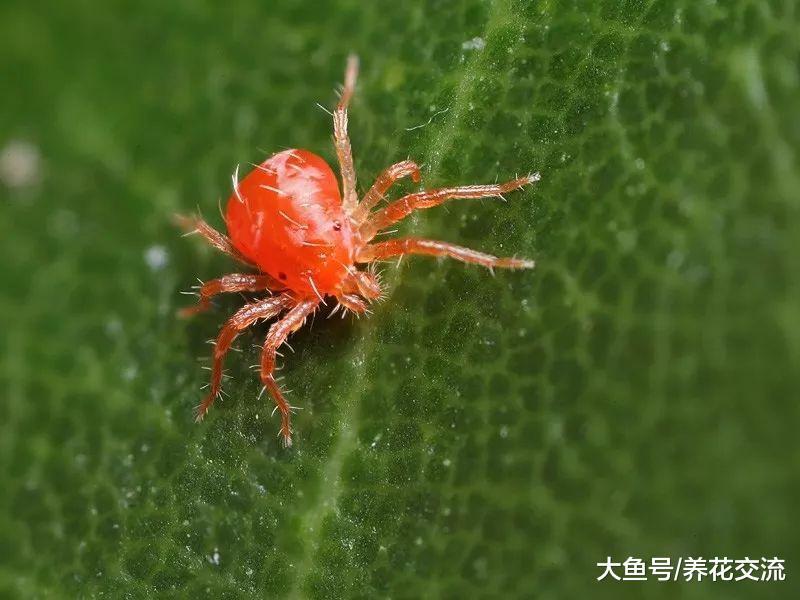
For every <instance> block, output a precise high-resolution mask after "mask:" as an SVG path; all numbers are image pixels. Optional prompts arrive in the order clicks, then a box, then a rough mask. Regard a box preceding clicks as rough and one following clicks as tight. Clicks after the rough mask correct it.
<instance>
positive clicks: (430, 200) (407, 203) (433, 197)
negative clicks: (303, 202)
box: [359, 173, 539, 241]
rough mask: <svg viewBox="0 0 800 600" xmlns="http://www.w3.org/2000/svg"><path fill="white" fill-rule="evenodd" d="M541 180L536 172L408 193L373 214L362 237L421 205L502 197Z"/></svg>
mask: <svg viewBox="0 0 800 600" xmlns="http://www.w3.org/2000/svg"><path fill="white" fill-rule="evenodd" d="M534 181H539V174H538V173H534V174H532V175H528V176H527V177H520V178H519V179H513V180H512V181H507V182H505V183H496V184H491V185H465V186H461V187H454V188H442V189H439V190H428V191H423V192H417V193H415V194H409V195H408V196H405V197H403V198H400V199H399V200H397V201H395V202H392V203H391V204H390V205H389V206H387V207H386V208H383V209H381V210H379V211H378V212H376V213H375V214H373V215H372V217H371V218H370V219H369V220H368V221H367V222H366V223H364V224H363V225H362V226H361V228H360V229H359V233H360V234H361V239H362V240H364V241H369V240H371V239H372V238H374V237H375V234H376V233H378V232H379V231H380V230H381V229H384V228H385V227H388V226H389V225H392V224H393V223H397V222H398V221H400V220H402V219H404V218H406V217H407V216H408V215H410V214H411V213H412V212H414V211H415V210H419V209H421V208H432V207H434V206H438V205H439V204H442V203H443V202H446V201H447V200H451V199H454V198H487V197H490V196H501V197H502V195H503V194H505V193H506V192H510V191H512V190H516V189H519V188H521V187H522V186H524V185H527V184H529V183H533V182H534Z"/></svg>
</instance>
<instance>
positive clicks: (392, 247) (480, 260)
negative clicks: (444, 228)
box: [356, 238, 534, 269]
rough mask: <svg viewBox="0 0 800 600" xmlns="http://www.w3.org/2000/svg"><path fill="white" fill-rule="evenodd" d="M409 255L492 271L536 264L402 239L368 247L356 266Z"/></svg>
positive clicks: (445, 243) (357, 259) (439, 244)
mask: <svg viewBox="0 0 800 600" xmlns="http://www.w3.org/2000/svg"><path fill="white" fill-rule="evenodd" d="M406 254H427V255H429V256H448V257H450V258H454V259H456V260H460V261H461V262H466V263H474V264H476V265H482V266H484V267H487V268H488V269H492V268H494V267H499V268H503V269H532V268H533V267H534V262H533V261H532V260H525V259H523V258H499V257H497V256H492V255H491V254H484V253H483V252H478V251H477V250H472V249H470V248H464V247H463V246H456V245H455V244H448V243H447V242H440V241H439V240H426V239H422V238H399V239H396V240H388V241H386V242H380V243H379V244H369V245H367V246H364V248H362V249H361V251H360V252H359V253H358V256H357V257H356V262H359V263H366V262H372V261H376V260H381V259H384V258H391V257H393V256H404V255H406Z"/></svg>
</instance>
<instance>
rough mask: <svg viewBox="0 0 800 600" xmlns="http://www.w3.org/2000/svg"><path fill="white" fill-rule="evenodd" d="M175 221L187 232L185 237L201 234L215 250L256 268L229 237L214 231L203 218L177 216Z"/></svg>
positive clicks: (174, 218)
mask: <svg viewBox="0 0 800 600" xmlns="http://www.w3.org/2000/svg"><path fill="white" fill-rule="evenodd" d="M173 220H174V221H175V223H176V224H177V225H178V226H179V227H181V228H182V229H184V230H186V234H185V235H191V234H193V233H199V234H200V235H201V236H202V237H203V238H204V239H205V240H206V241H207V242H208V243H209V244H211V245H212V246H214V248H216V249H217V250H219V251H220V252H224V253H225V254H227V255H228V256H231V257H232V258H235V259H236V260H238V261H239V262H240V263H242V264H245V265H247V266H249V267H255V266H256V265H255V264H254V263H253V262H252V261H250V259H248V258H247V257H246V256H244V255H243V254H242V253H241V252H239V251H238V250H237V249H236V248H235V247H234V246H233V244H232V243H231V240H230V239H229V238H228V236H227V235H225V234H223V233H220V232H219V231H217V230H216V229H214V228H213V227H212V226H211V225H209V224H208V223H206V222H205V221H204V220H203V218H202V217H199V216H195V215H191V216H186V215H175V216H174V217H173Z"/></svg>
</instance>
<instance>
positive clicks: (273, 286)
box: [179, 56, 539, 446]
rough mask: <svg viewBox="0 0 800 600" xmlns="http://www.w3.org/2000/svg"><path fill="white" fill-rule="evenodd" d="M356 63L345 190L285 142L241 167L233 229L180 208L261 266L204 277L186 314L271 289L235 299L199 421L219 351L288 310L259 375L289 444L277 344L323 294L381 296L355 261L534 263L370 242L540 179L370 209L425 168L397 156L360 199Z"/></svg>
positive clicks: (342, 129)
mask: <svg viewBox="0 0 800 600" xmlns="http://www.w3.org/2000/svg"><path fill="white" fill-rule="evenodd" d="M357 73H358V59H357V57H355V56H350V58H349V59H348V63H347V69H346V72H345V83H344V89H343V90H342V95H341V99H340V100H339V103H338V105H337V106H336V109H335V110H334V112H333V135H334V143H335V146H336V155H337V157H338V159H339V167H340V169H341V175H342V193H341V195H340V194H339V185H338V182H337V180H336V175H335V174H334V173H333V171H332V170H331V168H330V167H329V166H328V165H327V164H326V163H325V161H324V160H323V159H322V158H320V157H319V156H317V155H316V154H312V153H311V152H309V151H307V150H284V151H283V152H279V153H277V154H274V155H273V156H271V157H269V158H268V159H267V160H265V161H264V162H263V163H261V164H260V165H257V166H256V167H255V169H254V170H253V171H251V172H250V173H249V174H248V175H247V176H246V177H245V178H244V179H242V180H241V181H239V180H238V168H237V171H236V172H235V173H234V175H233V194H232V195H231V197H230V199H229V200H228V204H227V210H226V213H225V224H226V225H227V228H228V234H229V236H230V237H228V236H225V235H223V234H222V233H220V232H218V231H216V230H215V229H213V228H212V227H211V226H210V225H209V224H208V223H206V222H205V221H203V220H202V219H201V218H200V217H198V216H192V217H179V221H180V222H181V224H182V225H183V226H184V227H185V228H186V229H187V230H189V233H199V234H200V235H201V236H202V237H203V238H205V240H206V241H207V242H208V243H209V244H211V245H212V246H214V247H215V248H217V249H218V250H221V251H222V252H224V253H226V254H228V255H230V256H232V257H233V258H235V259H237V260H238V261H239V262H241V263H243V264H245V265H247V266H248V267H250V268H251V269H253V270H255V271H256V272H255V273H236V274H230V275H225V276H223V277H220V278H219V279H214V280H211V281H209V282H207V283H204V284H203V285H202V286H201V287H200V288H199V296H200V300H199V302H198V303H197V304H196V305H195V306H192V307H189V308H185V309H183V310H182V311H181V314H182V315H184V316H189V315H193V314H196V313H199V312H201V311H203V310H205V309H207V308H208V307H209V305H210V302H209V300H210V298H212V297H213V296H215V295H217V294H219V293H222V292H262V291H264V292H269V293H270V296H269V297H267V298H265V299H263V300H258V301H255V302H252V303H250V304H247V305H245V306H243V307H242V308H241V309H239V310H238V311H237V312H236V313H235V314H234V315H233V316H232V317H231V318H230V319H228V321H227V322H226V323H225V325H224V326H223V327H222V329H221V330H220V332H219V334H218V335H217V339H216V342H215V345H214V354H213V365H212V367H211V384H210V389H209V391H208V395H207V396H206V397H205V399H204V400H203V401H202V402H201V403H200V405H199V406H198V407H197V412H196V414H197V421H200V420H202V419H203V417H204V416H205V415H206V413H207V412H208V410H209V408H211V405H212V404H213V403H214V400H215V398H216V397H217V396H218V395H219V394H220V390H221V382H222V364H223V360H224V358H225V354H226V353H227V352H228V350H230V348H231V345H232V343H233V341H234V339H235V338H236V336H237V335H238V334H239V333H241V332H242V331H243V330H244V329H246V328H247V327H249V326H251V325H253V324H254V323H256V322H257V321H260V320H266V319H271V318H273V317H277V316H278V315H283V316H282V317H281V318H280V319H279V320H277V321H276V322H274V323H273V324H272V326H271V327H270V328H269V332H268V333H267V338H266V340H265V342H264V346H263V349H262V353H261V382H262V383H263V385H264V389H266V390H268V391H269V393H270V395H271V396H272V398H273V399H274V401H275V404H276V407H275V410H279V411H280V413H281V426H280V431H279V436H280V437H281V438H282V439H283V443H284V445H286V446H290V445H291V443H292V427H291V413H292V409H293V407H292V406H290V405H289V403H288V402H287V401H286V398H285V397H284V394H283V392H282V391H281V388H280V386H279V385H278V383H277V381H276V379H275V376H274V372H275V357H276V354H277V350H278V348H279V347H280V346H281V345H282V344H283V343H284V342H285V341H286V338H287V337H288V336H289V335H290V334H291V333H292V332H294V331H296V330H297V329H299V328H300V327H302V326H303V324H304V323H305V320H306V318H308V316H309V315H311V314H312V313H314V311H316V310H317V308H318V307H319V306H320V304H323V305H325V304H326V298H327V299H329V300H332V301H333V302H335V303H336V304H335V307H334V309H333V312H335V311H337V310H339V309H340V308H344V310H345V311H347V310H349V311H351V312H352V313H354V314H357V315H358V314H362V313H366V312H368V310H367V307H368V305H369V303H371V302H373V301H375V300H377V299H379V298H381V295H382V289H381V282H380V279H379V277H378V276H377V275H376V274H375V272H374V271H373V270H369V269H368V270H362V269H360V268H359V266H362V265H368V264H370V263H373V262H375V261H380V260H383V259H387V258H391V257H400V256H403V255H406V254H428V255H431V256H448V257H450V258H454V259H456V260H460V261H462V262H467V263H475V264H479V265H483V266H484V267H488V268H490V269H491V268H493V267H504V268H510V269H525V268H531V267H533V261H529V260H524V259H519V258H498V257H496V256H492V255H490V254H484V253H482V252H477V251H475V250H470V249H469V248H462V247H460V246H455V245H453V244H448V243H446V242H440V241H437V240H429V239H421V238H413V237H406V238H397V239H390V240H387V241H383V242H377V243H371V242H372V239H373V238H374V237H375V236H376V235H377V234H378V233H380V232H381V231H382V230H384V229H386V228H387V227H389V226H391V225H393V224H395V223H397V222H398V221H400V220H402V219H404V218H405V217H407V216H408V215H409V214H411V213H412V212H414V211H415V210H418V209H422V208H431V207H433V206H438V205H439V204H442V203H443V202H445V201H447V200H451V199H454V198H484V197H491V196H500V197H501V196H502V194H504V193H505V192H510V191H512V190H515V189H518V188H521V187H523V186H524V185H526V184H528V183H533V182H535V181H538V180H539V174H538V173H534V174H531V175H528V176H526V177H521V178H518V179H514V180H512V181H508V182H506V183H499V184H491V185H468V186H461V187H453V188H442V189H436V190H424V191H419V192H415V193H413V194H409V195H407V196H404V197H402V198H400V199H399V200H395V201H394V202H391V203H389V204H387V205H386V206H384V207H383V208H380V209H379V210H373V209H374V208H375V207H376V205H377V204H378V203H379V202H380V201H381V200H382V199H383V198H384V194H385V193H386V192H387V191H388V190H389V188H390V187H391V186H392V185H393V184H394V183H395V182H396V181H397V180H398V179H401V178H403V177H411V179H412V180H413V181H414V182H419V179H420V171H419V167H418V166H417V165H416V164H415V163H414V162H412V161H410V160H405V161H402V162H399V163H397V164H394V165H392V166H390V167H389V168H387V169H386V170H385V171H383V172H382V173H381V174H380V175H379V176H378V178H377V180H376V181H375V183H374V184H373V185H372V187H371V188H370V189H369V190H368V191H367V193H366V194H365V195H364V197H363V198H362V199H361V200H360V201H359V199H358V196H357V194H356V173H355V170H354V168H353V156H352V152H351V148H350V139H349V138H348V136H347V106H348V104H349V102H350V98H351V97H352V95H353V90H354V89H355V85H356V76H357ZM262 393H263V389H262ZM273 412H274V411H273Z"/></svg>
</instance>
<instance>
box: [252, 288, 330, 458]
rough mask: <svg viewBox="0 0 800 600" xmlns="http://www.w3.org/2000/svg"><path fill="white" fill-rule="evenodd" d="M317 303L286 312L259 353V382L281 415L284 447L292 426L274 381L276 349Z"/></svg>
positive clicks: (308, 302)
mask: <svg viewBox="0 0 800 600" xmlns="http://www.w3.org/2000/svg"><path fill="white" fill-rule="evenodd" d="M318 305H319V302H318V301H317V300H301V301H300V302H297V304H296V305H295V306H294V307H293V308H292V309H291V310H290V311H289V312H287V313H286V314H285V315H284V317H283V318H282V319H281V320H280V321H277V322H276V323H273V324H272V326H271V327H270V328H269V332H268V333H267V339H266V340H264V347H263V349H262V351H261V382H262V383H263V384H264V387H265V388H266V389H267V390H268V391H269V393H270V395H271V396H272V399H273V400H275V405H276V407H277V409H278V410H279V411H280V413H281V428H280V433H279V435H280V436H281V437H282V438H283V444H284V445H285V446H291V445H292V426H291V406H289V403H288V402H287V401H286V398H285V397H284V395H283V392H282V391H281V388H280V386H279V385H278V382H277V381H275V376H274V372H275V355H276V354H277V353H278V348H280V346H281V344H283V342H285V341H286V338H287V337H289V334H291V333H292V332H293V331H297V330H298V329H299V328H300V327H302V326H303V323H304V322H305V320H306V317H308V315H310V314H311V313H313V312H314V310H316V308H317V306H318Z"/></svg>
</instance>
